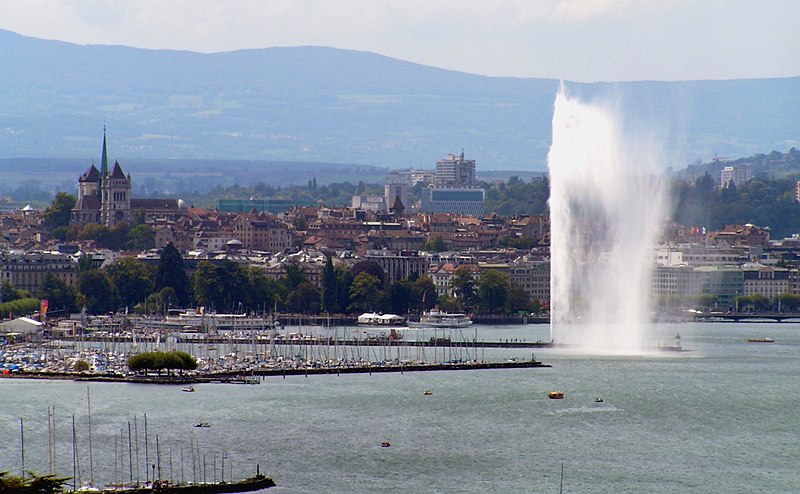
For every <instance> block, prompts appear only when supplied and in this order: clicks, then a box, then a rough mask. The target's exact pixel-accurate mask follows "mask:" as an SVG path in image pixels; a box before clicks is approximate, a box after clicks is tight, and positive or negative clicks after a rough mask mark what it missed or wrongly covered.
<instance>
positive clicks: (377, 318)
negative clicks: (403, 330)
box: [358, 312, 406, 326]
mask: <svg viewBox="0 0 800 494" xmlns="http://www.w3.org/2000/svg"><path fill="white" fill-rule="evenodd" d="M405 322H406V320H405V319H404V318H403V317H402V316H398V315H397V314H378V313H376V312H365V313H363V314H361V315H360V316H358V324H361V325H362V326H402V325H403V324H405Z"/></svg>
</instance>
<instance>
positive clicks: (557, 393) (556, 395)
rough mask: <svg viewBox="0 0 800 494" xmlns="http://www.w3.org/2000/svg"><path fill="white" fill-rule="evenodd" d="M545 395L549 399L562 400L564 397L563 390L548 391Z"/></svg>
mask: <svg viewBox="0 0 800 494" xmlns="http://www.w3.org/2000/svg"><path fill="white" fill-rule="evenodd" d="M547 397H548V398H550V399H551V400H563V399H564V392H563V391H550V392H549V393H547Z"/></svg>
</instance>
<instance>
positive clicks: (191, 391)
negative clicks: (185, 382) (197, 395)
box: [181, 386, 194, 393]
mask: <svg viewBox="0 0 800 494" xmlns="http://www.w3.org/2000/svg"><path fill="white" fill-rule="evenodd" d="M181 391H183V392H184V393H194V386H186V387H185V388H183V389H182V390H181Z"/></svg>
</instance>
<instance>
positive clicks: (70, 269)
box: [0, 252, 78, 296]
mask: <svg viewBox="0 0 800 494" xmlns="http://www.w3.org/2000/svg"><path fill="white" fill-rule="evenodd" d="M77 272H78V261H77V260H76V259H75V258H74V257H73V256H71V255H68V254H62V253H58V252H29V253H13V252H0V279H1V280H2V282H6V281H7V282H8V283H10V284H11V286H13V287H14V288H16V289H17V290H26V291H28V292H30V293H31V295H33V296H36V295H38V293H39V290H40V289H41V287H42V283H44V279H45V278H46V277H47V275H48V274H52V275H53V276H55V277H56V278H58V279H59V280H61V281H63V282H64V283H66V284H67V285H72V284H73V283H74V281H75V277H76V276H77Z"/></svg>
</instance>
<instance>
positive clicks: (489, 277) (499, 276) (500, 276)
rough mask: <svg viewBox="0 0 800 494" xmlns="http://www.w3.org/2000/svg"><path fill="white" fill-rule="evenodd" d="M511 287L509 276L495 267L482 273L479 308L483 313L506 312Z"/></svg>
mask: <svg viewBox="0 0 800 494" xmlns="http://www.w3.org/2000/svg"><path fill="white" fill-rule="evenodd" d="M510 287H511V282H510V279H509V276H508V275H507V274H506V273H501V272H500V271H497V270H495V269H489V270H487V271H485V272H484V273H483V274H482V275H481V279H480V281H479V282H478V308H479V310H480V312H481V313H482V314H500V313H503V312H505V310H506V303H507V302H508V294H509V290H510Z"/></svg>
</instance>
